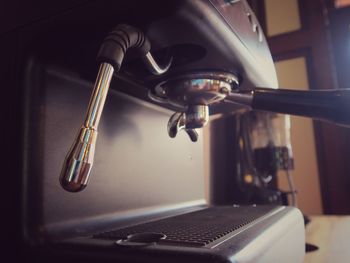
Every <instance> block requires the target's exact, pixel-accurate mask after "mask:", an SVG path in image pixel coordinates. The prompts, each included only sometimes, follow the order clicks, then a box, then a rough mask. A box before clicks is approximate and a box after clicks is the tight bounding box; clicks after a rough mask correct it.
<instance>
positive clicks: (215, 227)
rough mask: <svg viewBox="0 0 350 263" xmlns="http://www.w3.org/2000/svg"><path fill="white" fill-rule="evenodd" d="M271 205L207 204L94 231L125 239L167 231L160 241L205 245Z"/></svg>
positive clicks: (100, 236)
mask: <svg viewBox="0 0 350 263" xmlns="http://www.w3.org/2000/svg"><path fill="white" fill-rule="evenodd" d="M274 208H275V207H273V206H256V207H254V206H239V207H231V206H227V207H226V206H225V207H210V208H206V209H203V210H200V211H196V212H191V213H187V214H183V215H179V216H174V217H170V218H165V219H161V220H157V221H152V222H149V223H144V224H139V225H135V226H131V227H127V228H123V229H118V230H114V231H110V232H105V233H101V234H98V235H95V236H94V238H100V239H113V240H119V239H126V238H127V236H128V235H132V234H136V233H161V234H164V235H166V238H165V239H164V240H161V241H160V242H159V243H167V244H178V245H182V246H199V247H200V246H205V245H207V244H209V243H211V242H213V241H215V240H217V239H219V238H221V237H223V236H225V235H227V234H229V233H231V232H233V231H235V230H237V229H239V228H241V227H243V226H244V225H247V224H249V223H251V222H253V221H254V220H256V219H257V218H259V217H261V216H263V215H265V214H266V213H268V212H270V211H271V210H272V209H274Z"/></svg>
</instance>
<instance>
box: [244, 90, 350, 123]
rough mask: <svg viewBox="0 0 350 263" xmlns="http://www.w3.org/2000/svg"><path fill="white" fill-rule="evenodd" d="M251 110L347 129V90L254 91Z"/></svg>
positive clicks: (349, 110)
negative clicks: (288, 115)
mask: <svg viewBox="0 0 350 263" xmlns="http://www.w3.org/2000/svg"><path fill="white" fill-rule="evenodd" d="M251 106H252V108H253V109H256V110H263V111H271V112H278V113H284V114H291V115H299V116H304V117H311V118H314V119H319V120H324V121H328V122H332V123H336V124H339V125H343V126H350V89H339V90H317V91H316V90H308V91H300V90H283V89H276V90H275V89H266V88H256V89H254V95H253V101H252V105H251Z"/></svg>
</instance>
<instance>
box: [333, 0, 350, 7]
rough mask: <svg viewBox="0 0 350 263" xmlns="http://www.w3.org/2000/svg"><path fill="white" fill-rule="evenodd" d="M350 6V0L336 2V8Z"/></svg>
mask: <svg viewBox="0 0 350 263" xmlns="http://www.w3.org/2000/svg"><path fill="white" fill-rule="evenodd" d="M348 5H350V0H335V7H336V8H342V7H345V6H348Z"/></svg>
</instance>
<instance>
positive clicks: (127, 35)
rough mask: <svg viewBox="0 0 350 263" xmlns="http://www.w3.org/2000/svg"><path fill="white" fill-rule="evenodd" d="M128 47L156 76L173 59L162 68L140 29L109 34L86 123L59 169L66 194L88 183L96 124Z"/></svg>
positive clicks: (121, 27)
mask: <svg viewBox="0 0 350 263" xmlns="http://www.w3.org/2000/svg"><path fill="white" fill-rule="evenodd" d="M129 48H134V49H136V51H137V52H138V54H139V55H140V56H141V57H142V59H143V61H144V62H145V64H146V66H147V68H148V69H149V70H150V71H151V73H153V74H155V75H161V74H163V73H165V72H167V71H168V69H169V68H170V66H171V63H172V59H170V60H169V61H168V63H167V64H166V65H165V66H163V67H162V66H160V65H159V64H158V63H157V62H156V61H155V59H154V58H153V56H152V54H151V53H150V49H151V45H150V42H149V40H148V39H147V37H146V36H145V35H144V34H143V32H141V31H140V30H139V29H137V28H135V27H132V26H130V25H119V26H117V27H116V28H115V29H114V30H112V31H111V32H109V34H108V35H107V37H106V38H105V39H104V41H103V43H102V45H101V47H100V50H99V52H98V55H97V61H98V63H99V71H98V74H97V77H96V81H95V85H94V89H93V92H92V95H91V98H90V102H89V106H88V110H87V113H86V117H85V121H84V123H83V125H82V127H81V128H80V130H79V132H78V134H77V136H76V139H75V140H74V142H73V144H72V146H71V148H70V150H69V152H68V154H67V155H66V158H65V160H64V163H63V166H62V171H61V174H60V183H61V186H62V187H63V188H64V189H65V190H67V191H69V192H79V191H82V190H83V189H84V188H85V187H86V186H87V184H88V182H89V178H90V173H91V168H92V165H93V161H94V154H95V145H96V139H97V135H98V125H99V122H100V119H101V114H102V111H103V107H104V104H105V100H106V97H107V93H108V89H109V86H110V83H111V80H112V77H113V73H114V72H117V71H119V69H120V67H121V65H122V63H123V59H124V56H125V54H126V52H127V50H128V49H129Z"/></svg>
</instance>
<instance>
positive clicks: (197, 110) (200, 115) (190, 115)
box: [185, 105, 209, 129]
mask: <svg viewBox="0 0 350 263" xmlns="http://www.w3.org/2000/svg"><path fill="white" fill-rule="evenodd" d="M185 119H186V123H185V125H186V128H187V129H196V128H202V127H203V126H204V125H206V124H207V123H208V121H209V107H208V106H207V105H194V106H192V105H191V106H189V107H188V109H187V111H186V112H185Z"/></svg>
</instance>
